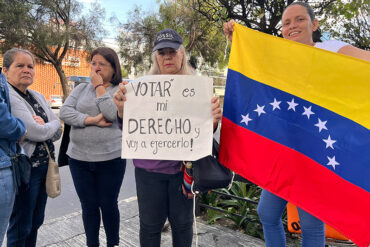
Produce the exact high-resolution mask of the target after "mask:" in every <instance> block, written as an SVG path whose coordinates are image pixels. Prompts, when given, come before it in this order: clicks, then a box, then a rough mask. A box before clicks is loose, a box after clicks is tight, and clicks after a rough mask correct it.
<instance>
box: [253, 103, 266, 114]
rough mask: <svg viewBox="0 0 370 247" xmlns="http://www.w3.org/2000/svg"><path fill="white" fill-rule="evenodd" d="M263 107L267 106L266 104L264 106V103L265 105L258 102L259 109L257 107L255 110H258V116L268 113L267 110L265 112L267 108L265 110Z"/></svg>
mask: <svg viewBox="0 0 370 247" xmlns="http://www.w3.org/2000/svg"><path fill="white" fill-rule="evenodd" d="M263 108H265V106H264V105H263V106H259V105H258V104H257V109H255V110H254V111H255V112H258V116H261V114H263V113H266V112H265V110H263Z"/></svg>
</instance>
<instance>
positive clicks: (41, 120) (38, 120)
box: [32, 115, 45, 125]
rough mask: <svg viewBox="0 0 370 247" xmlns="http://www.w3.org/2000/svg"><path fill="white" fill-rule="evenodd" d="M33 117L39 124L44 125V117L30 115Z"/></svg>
mask: <svg viewBox="0 0 370 247" xmlns="http://www.w3.org/2000/svg"><path fill="white" fill-rule="evenodd" d="M32 117H33V119H34V120H35V122H36V123H38V124H40V125H44V124H45V122H44V119H42V118H41V117H39V116H36V115H32Z"/></svg>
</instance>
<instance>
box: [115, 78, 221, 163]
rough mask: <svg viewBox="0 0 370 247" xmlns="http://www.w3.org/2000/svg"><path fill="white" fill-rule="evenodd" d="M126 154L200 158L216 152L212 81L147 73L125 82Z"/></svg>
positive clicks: (149, 157)
mask: <svg viewBox="0 0 370 247" xmlns="http://www.w3.org/2000/svg"><path fill="white" fill-rule="evenodd" d="M126 90H127V93H126V94H125V95H124V97H126V98H127V101H126V102H125V110H124V114H123V133H122V157H123V158H137V159H139V158H140V159H162V160H196V159H199V158H201V157H204V156H206V155H209V154H211V151H212V125H213V117H212V110H214V109H212V108H211V98H212V79H210V78H206V77H199V76H188V75H155V76H146V77H142V78H139V79H137V80H135V81H134V82H132V83H130V84H127V85H126Z"/></svg>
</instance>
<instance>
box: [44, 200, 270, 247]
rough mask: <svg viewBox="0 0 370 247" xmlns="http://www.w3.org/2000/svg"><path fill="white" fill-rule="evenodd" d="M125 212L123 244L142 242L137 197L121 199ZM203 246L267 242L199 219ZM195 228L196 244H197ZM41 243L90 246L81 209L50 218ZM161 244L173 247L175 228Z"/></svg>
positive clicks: (102, 239) (102, 238)
mask: <svg viewBox="0 0 370 247" xmlns="http://www.w3.org/2000/svg"><path fill="white" fill-rule="evenodd" d="M119 209H120V213H121V227H120V238H121V239H120V244H119V246H130V247H131V246H140V245H139V213H138V208H137V201H136V197H131V198H128V199H125V200H122V201H120V202H119ZM197 230H198V246H199V247H208V246H212V247H218V246H220V247H243V246H248V247H262V246H265V245H264V242H263V241H261V240H259V239H256V238H253V237H250V236H248V235H245V234H243V233H240V232H237V231H233V230H231V229H229V228H225V227H222V226H219V225H207V224H205V223H204V222H202V221H200V219H197ZM195 238H196V237H195V230H194V238H193V246H195ZM100 245H101V246H106V241H105V233H104V230H103V227H101V230H100ZM37 246H50V247H56V246H69V247H74V246H86V245H85V234H84V228H83V225H82V219H81V212H76V213H72V214H69V215H66V216H63V217H59V218H56V219H52V220H49V221H46V222H45V223H44V225H43V226H42V227H41V228H40V230H39V234H38V239H37ZM161 246H164V247H167V246H172V239H171V230H167V231H166V232H163V233H162V243H161Z"/></svg>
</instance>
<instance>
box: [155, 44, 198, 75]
mask: <svg viewBox="0 0 370 247" xmlns="http://www.w3.org/2000/svg"><path fill="white" fill-rule="evenodd" d="M177 51H178V52H179V51H180V52H182V53H183V57H182V61H181V69H180V71H179V73H177V74H178V75H194V70H193V69H192V68H191V67H190V65H189V63H188V56H187V55H186V52H185V48H184V46H183V45H181V46H180V47H179V49H178V50H177ZM157 55H158V50H156V51H155V52H153V53H152V67H151V68H150V70H149V72H148V75H160V74H161V71H160V69H159V65H158V62H157V58H156V56H157Z"/></svg>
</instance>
